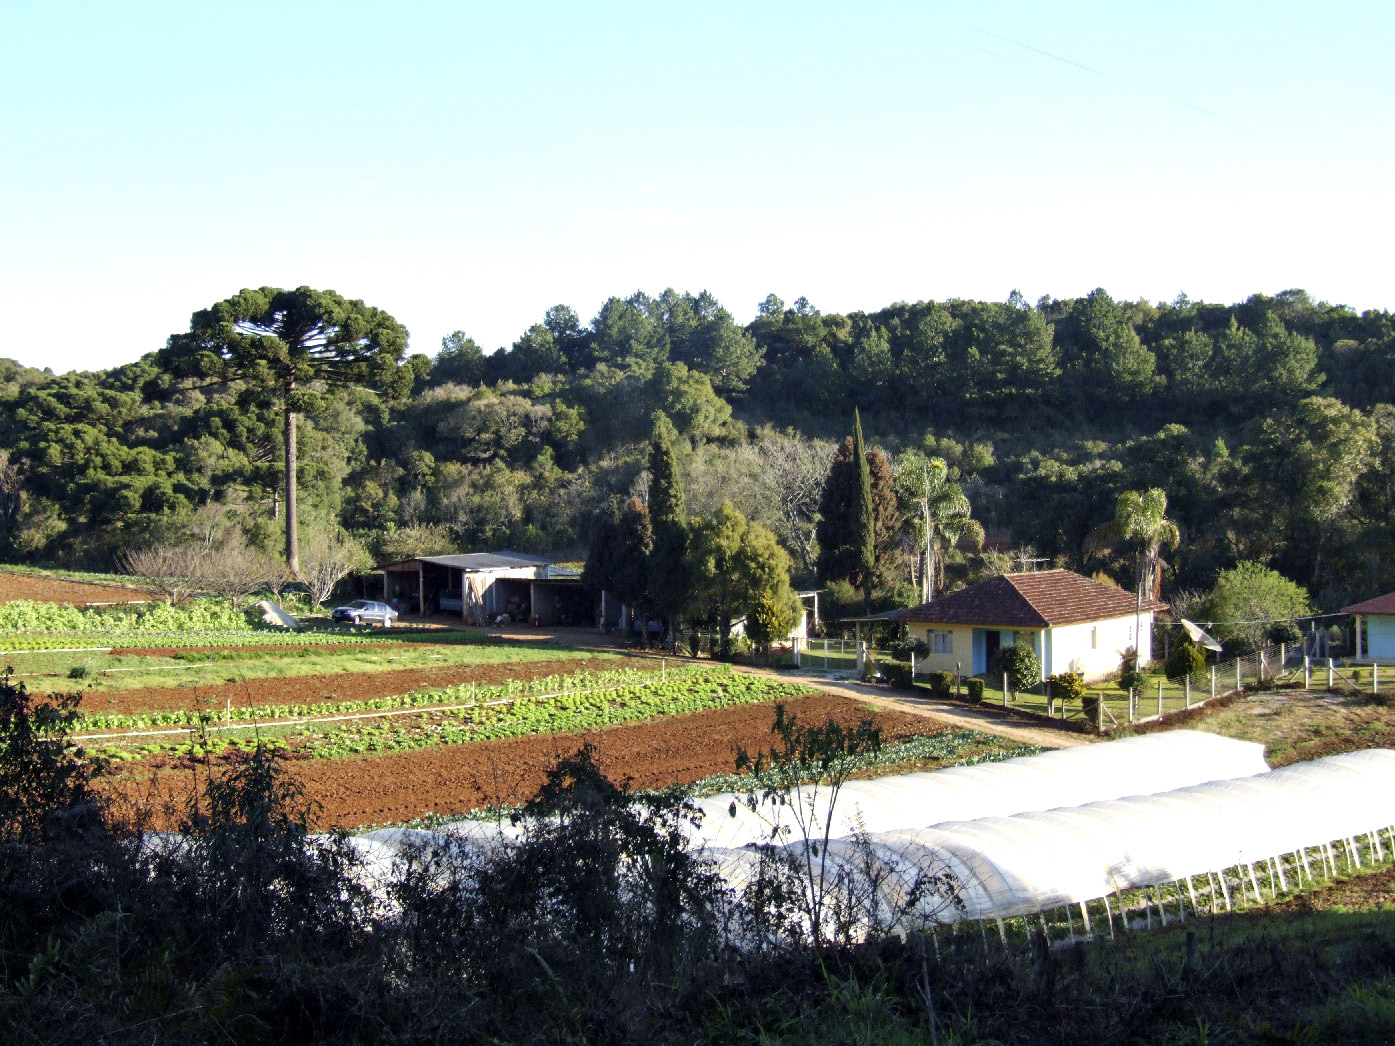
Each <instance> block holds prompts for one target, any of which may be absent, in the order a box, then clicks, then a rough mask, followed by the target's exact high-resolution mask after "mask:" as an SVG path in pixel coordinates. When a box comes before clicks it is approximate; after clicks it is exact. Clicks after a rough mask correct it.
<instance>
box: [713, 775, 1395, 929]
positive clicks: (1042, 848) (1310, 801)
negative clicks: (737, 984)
mask: <svg viewBox="0 0 1395 1046" xmlns="http://www.w3.org/2000/svg"><path fill="white" fill-rule="evenodd" d="M1392 826H1395V751H1390V750H1386V749H1375V750H1369V751H1361V752H1349V753H1345V754H1343V755H1335V756H1330V757H1328V758H1326V759H1320V760H1316V761H1313V762H1310V763H1300V764H1296V765H1294V766H1288V767H1284V768H1282V769H1280V770H1273V771H1270V772H1268V773H1265V774H1260V775H1256V776H1252V777H1242V778H1235V779H1231V780H1223V781H1212V782H1208V783H1205V784H1198V785H1192V786H1190V787H1186V788H1179V789H1175V790H1172V791H1168V792H1162V793H1158V794H1154V795H1138V796H1131V797H1128V798H1123V799H1111V800H1105V801H1101V802H1094V803H1089V804H1087V805H1084V806H1078V807H1066V808H1060V809H1054V810H1046V811H1034V812H1028V813H1020V814H1015V815H1012V816H1008V817H983V818H978V819H975V820H958V821H948V822H943V823H940V824H936V825H933V826H931V827H926V828H906V829H900V830H894V831H885V832H873V833H869V834H867V835H866V836H865V837H863V838H861V839H858V840H852V839H842V840H835V841H833V842H831V843H830V844H829V845H828V847H827V854H826V857H824V856H821V855H820V853H819V848H817V847H816V848H814V849H813V850H812V851H809V850H806V849H805V844H804V843H803V842H802V841H801V842H799V843H790V844H787V845H786V846H785V847H782V848H781V849H783V850H785V851H786V852H787V853H788V855H789V857H790V859H791V860H792V861H793V863H794V864H795V865H796V866H799V865H803V864H805V858H806V855H807V854H810V853H812V855H813V860H812V864H813V866H814V867H816V868H818V869H820V870H821V874H822V876H823V878H824V879H825V880H826V881H833V880H835V879H837V877H838V876H839V874H840V873H843V874H845V875H846V874H851V875H853V876H859V875H860V876H862V877H863V878H864V879H866V880H868V881H871V882H874V883H875V887H876V890H877V892H878V894H879V897H878V899H877V902H876V905H875V908H876V910H875V911H874V912H872V913H871V914H870V916H869V918H874V919H875V920H876V921H877V922H878V923H879V924H882V925H885V926H886V927H887V928H890V929H906V928H909V927H912V926H916V925H924V924H925V923H946V922H955V921H963V920H973V919H999V920H1001V919H1007V918H1013V917H1017V916H1037V915H1041V914H1043V913H1047V912H1050V911H1052V910H1055V909H1066V916H1067V919H1069V918H1070V914H1069V907H1070V906H1072V905H1076V906H1080V911H1081V915H1082V918H1083V921H1084V923H1085V925H1086V927H1087V928H1088V925H1089V916H1088V913H1087V912H1086V909H1085V907H1084V906H1085V905H1086V904H1087V903H1088V902H1093V901H1102V902H1104V905H1103V907H1104V911H1105V913H1106V917H1110V912H1111V909H1110V908H1109V905H1108V899H1109V898H1110V897H1114V896H1117V895H1120V894H1124V893H1126V892H1128V891H1137V890H1140V889H1143V888H1146V887H1157V886H1162V885H1167V884H1176V896H1177V897H1178V898H1179V900H1178V910H1179V911H1180V909H1181V901H1180V898H1181V897H1183V896H1185V897H1187V899H1188V900H1189V902H1190V906H1191V907H1192V908H1193V910H1196V909H1197V908H1198V907H1199V903H1200V902H1199V901H1198V898H1197V887H1196V886H1195V885H1194V883H1193V880H1194V879H1200V880H1201V881H1202V889H1203V890H1204V892H1205V894H1206V895H1207V897H1208V898H1209V900H1210V903H1211V904H1212V905H1213V906H1214V905H1216V904H1218V903H1219V904H1224V905H1225V906H1226V907H1229V906H1230V904H1231V898H1232V891H1233V890H1234V891H1239V892H1240V893H1242V894H1245V895H1253V897H1254V899H1255V900H1260V899H1262V898H1263V895H1264V892H1265V890H1266V889H1268V890H1269V891H1270V892H1273V891H1275V890H1282V889H1286V888H1288V887H1289V886H1290V885H1293V886H1297V885H1301V884H1303V883H1304V882H1306V881H1311V880H1312V879H1313V877H1314V869H1315V868H1316V870H1317V873H1318V874H1321V875H1323V876H1326V875H1327V874H1329V873H1330V874H1336V872H1337V871H1338V866H1339V859H1340V860H1341V862H1342V863H1345V864H1346V865H1347V866H1348V867H1349V868H1350V867H1358V866H1360V864H1361V862H1362V856H1361V842H1362V841H1363V840H1364V842H1365V845H1366V847H1367V854H1368V857H1369V858H1373V859H1376V860H1379V859H1381V858H1382V857H1383V856H1384V855H1385V848H1386V846H1387V845H1391V846H1395V836H1391V834H1390V833H1391V832H1392V830H1393V829H1392ZM1382 831H1384V832H1386V833H1387V839H1386V841H1385V842H1384V843H1383V842H1382V840H1381V837H1380V833H1381V832H1382ZM1334 843H1336V844H1337V846H1336V847H1335V848H1334V846H1333V845H1332V844H1334ZM708 855H709V856H710V857H711V858H712V859H713V860H714V861H715V862H716V863H717V865H718V867H719V869H720V870H721V873H722V875H723V876H724V877H725V878H726V879H727V880H728V881H729V882H731V883H732V884H733V885H734V886H738V887H740V886H743V885H745V884H746V883H747V882H749V881H750V880H751V879H752V877H753V876H754V875H755V874H756V872H757V867H758V864H759V854H758V853H757V852H756V850H754V849H752V848H745V849H732V850H716V849H712V850H709V851H708ZM869 860H870V861H871V862H872V863H873V864H874V865H876V866H877V867H875V868H874V870H873V874H872V875H870V876H869V875H868V862H869ZM918 877H920V878H921V879H922V881H925V882H928V881H933V882H934V883H936V884H939V886H938V888H937V889H935V890H931V891H930V892H928V893H927V894H925V896H924V897H923V898H922V899H921V900H920V902H919V903H918V904H917V905H916V906H915V909H914V910H913V911H908V910H906V909H907V907H908V905H907V903H906V900H905V899H906V898H907V897H908V896H910V895H911V892H912V887H913V885H914V884H915V883H916V881H917V878H918ZM946 883H952V884H953V886H952V887H950V889H951V890H952V892H953V894H954V896H952V897H951V896H948V895H947V894H946V892H945V886H944V884H946ZM1154 903H1157V902H1156V900H1155V901H1154ZM1145 904H1146V902H1145ZM1145 911H1146V909H1145ZM1160 914H1164V913H1162V912H1161V909H1160ZM1149 918H1150V919H1151V914H1149ZM1110 925H1111V929H1112V921H1111V924H1110Z"/></svg>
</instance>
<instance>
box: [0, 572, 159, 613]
mask: <svg viewBox="0 0 1395 1046" xmlns="http://www.w3.org/2000/svg"><path fill="white" fill-rule="evenodd" d="M150 598H152V597H151V595H150V593H149V592H142V591H140V590H139V589H135V588H120V587H118V586H116V585H112V586H110V587H108V586H106V585H87V584H84V583H82V582H80V581H59V580H57V579H56V578H46V577H31V576H29V575H28V574H6V573H0V603H6V602H9V601H10V600H12V599H32V600H33V601H34V602H36V603H71V604H73V605H74V606H85V605H87V604H88V603H128V602H143V601H146V600H149V599H150Z"/></svg>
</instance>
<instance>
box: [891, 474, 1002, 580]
mask: <svg viewBox="0 0 1395 1046" xmlns="http://www.w3.org/2000/svg"><path fill="white" fill-rule="evenodd" d="M909 456H910V457H911V458H912V459H914V458H918V459H919V460H918V461H917V460H905V459H903V460H904V463H905V466H906V467H905V468H904V469H903V470H902V473H901V477H900V483H899V486H900V488H901V493H902V497H903V498H904V501H903V502H902V503H903V504H905V505H906V507H907V516H908V517H909V518H910V519H912V520H914V526H915V531H916V534H915V537H916V543H917V544H918V545H919V546H920V549H921V555H922V563H921V576H920V594H921V601H922V602H924V603H928V602H930V601H931V600H932V599H934V598H935V585H936V583H937V582H939V581H942V580H943V579H944V560H945V553H946V552H947V551H948V550H949V549H950V548H952V547H954V546H955V545H956V544H958V542H959V541H961V540H963V539H965V538H967V539H968V540H970V541H972V542H973V543H974V545H976V546H981V545H982V544H983V525H982V524H980V523H979V522H978V521H977V520H976V519H973V518H972V517H971V516H970V515H969V513H970V512H971V511H972V508H971V506H970V505H969V499H968V497H966V496H965V494H964V491H963V489H962V488H961V487H960V486H959V484H958V483H956V482H954V480H952V479H951V478H950V475H949V466H948V465H947V464H945V461H944V459H943V458H924V457H922V456H921V455H920V454H919V452H909ZM911 505H914V506H915V512H914V513H913V514H912V513H911V512H910V506H911Z"/></svg>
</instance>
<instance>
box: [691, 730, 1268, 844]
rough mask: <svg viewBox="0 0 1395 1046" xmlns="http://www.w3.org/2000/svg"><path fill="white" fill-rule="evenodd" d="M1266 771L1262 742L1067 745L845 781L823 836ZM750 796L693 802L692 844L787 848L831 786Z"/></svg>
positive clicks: (1215, 738) (1187, 736) (814, 816)
mask: <svg viewBox="0 0 1395 1046" xmlns="http://www.w3.org/2000/svg"><path fill="white" fill-rule="evenodd" d="M1268 769H1269V765H1268V764H1267V763H1266V762H1265V761H1264V746H1263V745H1260V744H1255V743H1254V742H1251V741H1235V740H1232V739H1230V738H1226V737H1221V736H1219V735H1218V734H1208V733H1204V732H1202V731H1197V730H1173V731H1168V732H1165V733H1157V734H1144V735H1142V736H1139V737H1129V738H1124V739H1122V740H1119V741H1110V742H1107V743H1102V744H1082V745H1073V746H1072V747H1070V748H1062V749H1058V750H1056V751H1050V752H1042V753H1040V754H1039V755H1031V756H1023V757H1021V758H1018V759H1008V760H1004V761H1002V762H994V763H980V764H978V765H977V766H964V767H953V768H951V769H947V770H933V771H928V772H925V773H916V774H903V775H900V776H896V777H880V778H875V779H873V780H870V781H848V782H847V783H846V784H844V785H843V787H842V790H841V792H840V793H839V795H838V797H837V800H836V802H835V804H834V809H833V817H832V821H831V824H830V825H829V830H828V832H827V835H828V837H829V838H842V837H845V836H849V835H852V834H853V833H854V832H855V831H859V830H860V831H864V832H889V831H895V830H897V829H902V828H917V827H925V826H928V825H931V824H935V823H938V822H942V821H972V820H975V819H977V818H980V817H1005V816H1008V815H1010V814H1017V813H1023V812H1025V811H1028V810H1050V809H1053V808H1055V807H1059V806H1080V805H1082V804H1084V803H1090V802H1094V801H1096V800H1098V799H1116V798H1119V797H1121V796H1126V795H1144V794H1151V793H1154V792H1164V791H1169V790H1171V789H1174V788H1182V787H1184V786H1186V785H1193V784H1200V783H1201V782H1203V781H1216V780H1221V779H1223V778H1234V777H1248V776H1252V775H1254V774H1262V773H1264V772H1266V771H1267V770H1268ZM750 799H751V797H750V796H749V794H748V793H736V792H733V793H725V794H722V795H714V796H710V797H708V798H706V799H699V800H698V801H697V805H698V806H699V807H700V808H701V810H702V813H703V817H702V826H701V828H700V829H695V830H694V831H693V835H694V841H695V842H697V843H698V844H699V845H704V846H716V847H726V848H735V847H740V846H746V845H748V844H750V843H758V842H771V841H772V840H775V841H780V842H790V841H793V839H794V838H795V837H797V836H800V835H802V833H801V832H800V830H799V828H798V822H799V821H800V820H801V819H802V820H803V821H804V822H805V823H810V824H816V825H818V830H817V833H816V834H817V836H818V837H819V838H823V837H824V835H825V832H824V824H825V819H826V818H827V816H828V805H827V803H828V790H827V789H826V788H821V789H812V788H802V789H800V790H799V791H798V793H797V802H798V803H799V807H798V809H792V808H791V806H790V805H789V804H790V803H794V802H795V801H796V799H795V798H794V797H791V799H790V800H789V803H781V802H780V801H778V800H769V799H766V800H760V799H759V797H757V801H756V803H755V808H754V809H752V808H751V805H750Z"/></svg>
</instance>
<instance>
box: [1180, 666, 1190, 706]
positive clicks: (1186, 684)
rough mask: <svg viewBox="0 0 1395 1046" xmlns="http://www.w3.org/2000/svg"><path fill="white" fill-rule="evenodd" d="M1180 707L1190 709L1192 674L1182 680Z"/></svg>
mask: <svg viewBox="0 0 1395 1046" xmlns="http://www.w3.org/2000/svg"><path fill="white" fill-rule="evenodd" d="M1182 707H1183V708H1191V707H1192V674H1191V673H1190V672H1188V673H1187V675H1186V677H1185V678H1184V679H1183V680H1182Z"/></svg>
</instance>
